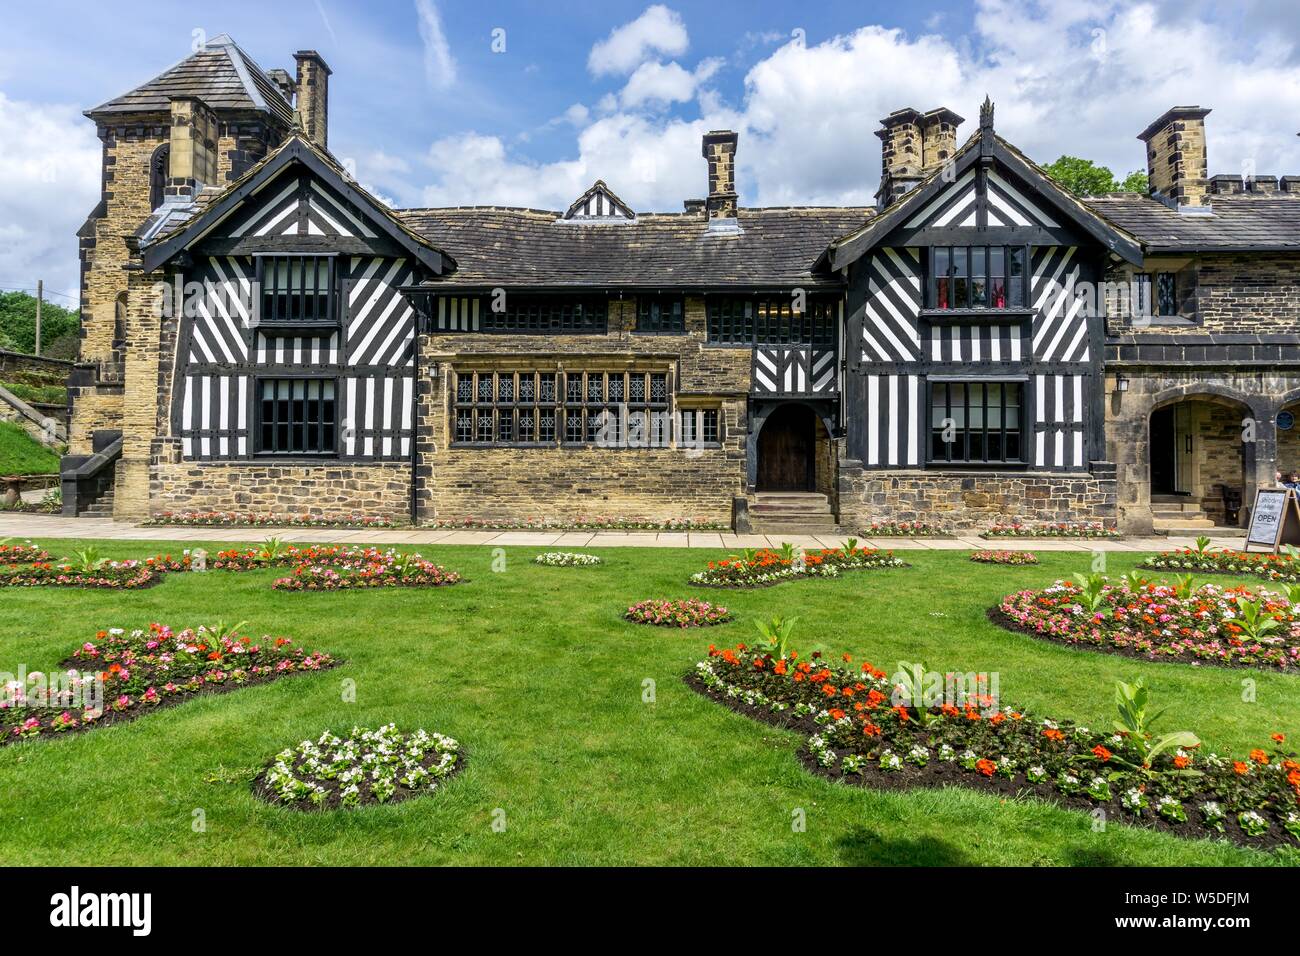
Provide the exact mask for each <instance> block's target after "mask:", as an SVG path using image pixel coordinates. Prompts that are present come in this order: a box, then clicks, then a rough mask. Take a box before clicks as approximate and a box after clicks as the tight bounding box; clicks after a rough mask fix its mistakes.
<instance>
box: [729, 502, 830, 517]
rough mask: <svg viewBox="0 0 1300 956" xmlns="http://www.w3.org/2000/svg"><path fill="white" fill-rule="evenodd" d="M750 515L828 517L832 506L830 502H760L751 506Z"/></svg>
mask: <svg viewBox="0 0 1300 956" xmlns="http://www.w3.org/2000/svg"><path fill="white" fill-rule="evenodd" d="M749 513H750V514H756V515H828V514H830V513H831V506H830V502H828V501H820V502H818V501H804V502H788V501H783V502H768V501H760V502H758V504H755V505H751V506H750V508H749Z"/></svg>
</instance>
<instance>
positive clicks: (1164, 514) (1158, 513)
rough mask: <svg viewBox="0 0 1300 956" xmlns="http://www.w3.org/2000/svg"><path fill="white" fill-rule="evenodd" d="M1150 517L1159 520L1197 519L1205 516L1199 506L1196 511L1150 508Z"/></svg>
mask: <svg viewBox="0 0 1300 956" xmlns="http://www.w3.org/2000/svg"><path fill="white" fill-rule="evenodd" d="M1151 517H1153V518H1159V519H1160V520H1161V521H1199V520H1200V519H1201V518H1204V517H1206V514H1205V512H1204V511H1201V510H1200V509H1199V508H1198V509H1197V510H1196V511H1166V510H1165V509H1164V508H1152V509H1151Z"/></svg>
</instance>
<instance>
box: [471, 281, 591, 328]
mask: <svg viewBox="0 0 1300 956" xmlns="http://www.w3.org/2000/svg"><path fill="white" fill-rule="evenodd" d="M521 301H522V302H523V303H525V304H526V307H528V308H529V309H537V310H539V315H538V321H537V324H536V325H528V324H522V323H518V322H515V323H514V324H511V322H509V321H507V319H506V318H501V319H500V320H499V321H498V317H503V316H504V317H509V316H512V315H517V314H518V312H517V311H516V310H517V309H518V306H517V303H519V302H521ZM505 304H506V308H505V311H504V312H494V311H492V297H491V296H485V297H484V298H483V301H482V302H481V304H480V306H479V328H478V332H479V333H480V334H484V335H608V334H609V299H608V298H607V297H605V296H600V295H594V294H588V293H583V294H568V295H547V294H536V293H528V292H510V291H509V290H507V291H506V296H505ZM566 305H567V306H569V307H570V308H578V307H582V308H583V309H584V310H585V309H587V308H590V310H591V312H592V313H593V314H595V315H596V318H595V319H593V321H592V322H591V323H586V322H585V321H584V324H581V325H578V324H569V325H566V324H565V322H566V319H565V315H564V312H563V311H562V310H563V309H564V308H565V307H566ZM543 307H547V308H549V309H550V310H551V312H552V314H551V315H550V317H549V319H548V323H547V325H545V326H543V325H542V324H541V315H540V310H541V309H542V308H543ZM557 309H558V310H561V311H560V312H558V314H557V313H555V310H557ZM584 314H585V312H584Z"/></svg>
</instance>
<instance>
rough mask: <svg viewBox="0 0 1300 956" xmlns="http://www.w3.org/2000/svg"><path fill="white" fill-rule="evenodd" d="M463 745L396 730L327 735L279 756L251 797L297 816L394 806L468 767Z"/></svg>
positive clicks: (355, 730)
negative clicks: (298, 813) (309, 812)
mask: <svg viewBox="0 0 1300 956" xmlns="http://www.w3.org/2000/svg"><path fill="white" fill-rule="evenodd" d="M463 758H464V753H463V751H462V749H461V746H460V744H459V743H458V742H457V741H455V740H454V739H452V738H451V737H447V736H444V735H443V734H438V733H430V732H429V731H427V730H417V731H415V732H414V733H410V734H403V733H401V732H400V731H399V730H398V729H397V726H396V725H395V724H386V725H385V726H383V727H380V728H379V729H378V730H363V729H361V728H359V727H353V728H352V731H351V732H350V733H349V734H348V735H347V736H346V737H338V736H336V735H334V734H332V733H330V732H329V731H328V730H327V731H325V732H324V733H323V734H321V735H320V737H319V738H317V739H316V740H315V741H311V740H304V741H302V742H301V743H299V744H298V746H296V747H290V748H288V749H285V750H282V751H280V753H278V754H276V756H275V760H273V761H272V762H271V764H270V765H269V766H268V767H267V768H266V769H265V770H264V771H263V772H262V773H261V775H259V776H258V778H257V779H256V780H254V781H253V793H254V794H256V795H257V796H259V797H261V798H262V799H264V800H268V801H270V802H272V803H279V804H283V805H286V806H289V807H293V808H294V809H297V810H335V809H338V808H339V807H348V808H352V807H359V806H362V805H363V804H374V803H396V802H397V801H399V800H405V799H407V798H408V797H414V796H418V795H419V794H422V793H429V792H431V791H433V790H436V789H437V788H438V787H439V786H440V785H441V784H442V782H443V781H445V780H446V779H447V778H448V777H450V776H451V775H452V774H454V773H455V772H456V771H457V770H459V769H460V768H461V767H463V766H464V759H463Z"/></svg>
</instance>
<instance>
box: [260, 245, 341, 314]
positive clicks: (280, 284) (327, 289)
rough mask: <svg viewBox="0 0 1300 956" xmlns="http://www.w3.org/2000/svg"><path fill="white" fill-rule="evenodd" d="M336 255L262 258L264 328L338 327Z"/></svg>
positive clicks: (261, 282) (261, 310)
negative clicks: (335, 290) (279, 326)
mask: <svg viewBox="0 0 1300 956" xmlns="http://www.w3.org/2000/svg"><path fill="white" fill-rule="evenodd" d="M335 279H336V275H335V257H334V256H314V255H313V256H279V255H276V256H258V257H257V282H258V290H259V294H258V307H259V313H258V322H259V324H261V325H271V326H275V325H285V326H293V327H295V328H298V327H302V326H322V325H324V326H335V325H338V321H339V318H338V296H336V295H335V294H334V289H335V284H336V282H335Z"/></svg>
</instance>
